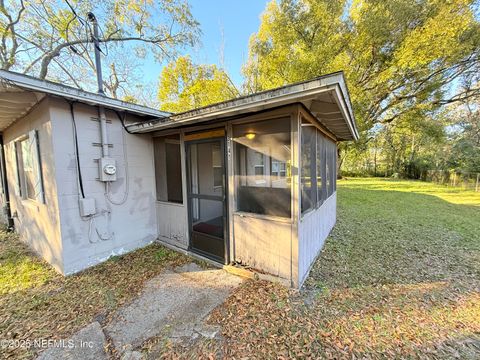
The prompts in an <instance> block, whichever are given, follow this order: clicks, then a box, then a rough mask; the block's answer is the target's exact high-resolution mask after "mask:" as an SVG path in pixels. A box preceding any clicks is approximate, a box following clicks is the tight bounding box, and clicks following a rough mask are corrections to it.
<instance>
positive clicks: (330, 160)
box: [325, 140, 337, 197]
mask: <svg viewBox="0 0 480 360" xmlns="http://www.w3.org/2000/svg"><path fill="white" fill-rule="evenodd" d="M325 141H326V142H325V145H326V158H327V159H326V179H327V184H326V185H327V186H326V187H327V197H330V196H331V195H332V194H333V192H334V191H335V182H336V172H337V169H336V167H335V166H336V165H335V164H336V156H337V145H336V144H335V143H334V142H333V141H330V140H325Z"/></svg>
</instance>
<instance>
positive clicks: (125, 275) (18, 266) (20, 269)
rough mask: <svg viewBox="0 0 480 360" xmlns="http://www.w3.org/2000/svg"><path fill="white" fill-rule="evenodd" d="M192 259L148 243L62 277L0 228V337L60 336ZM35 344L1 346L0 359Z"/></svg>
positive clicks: (104, 317)
mask: <svg viewBox="0 0 480 360" xmlns="http://www.w3.org/2000/svg"><path fill="white" fill-rule="evenodd" d="M188 261H192V260H191V259H189V258H187V257H185V256H183V255H181V254H178V253H176V252H173V251H171V250H168V249H166V248H165V247H163V246H160V245H158V244H152V245H150V246H148V247H146V248H144V249H141V250H138V251H135V252H133V253H130V254H127V255H124V256H121V257H115V258H112V259H110V260H109V261H107V262H105V263H103V264H101V265H99V266H96V267H94V268H92V269H89V270H87V271H84V272H82V273H80V274H78V275H75V276H70V277H67V278H64V277H63V276H60V275H59V274H57V273H56V272H55V271H54V270H53V269H52V268H51V267H50V266H49V265H48V264H46V263H45V262H43V261H42V260H40V259H39V258H37V257H35V256H33V254H32V253H30V251H29V250H28V249H27V247H26V246H25V245H23V244H22V243H21V242H20V241H19V240H18V238H17V236H16V235H14V234H11V233H10V234H9V233H6V232H0V339H18V340H20V339H23V340H25V339H31V340H33V339H61V338H65V337H68V336H69V335H71V334H73V333H74V332H76V331H77V330H79V329H81V328H82V327H84V326H85V325H87V324H89V323H90V322H92V321H93V320H98V321H99V322H100V323H102V324H103V323H105V322H106V321H108V319H109V315H110V314H112V312H113V311H114V310H115V309H117V308H118V307H120V306H121V305H122V304H124V303H126V302H128V301H130V300H132V299H133V298H134V297H135V296H136V295H137V294H138V293H139V292H140V290H141V289H142V287H143V284H144V282H145V281H147V280H148V279H150V278H152V277H154V276H155V275H157V274H159V273H160V272H161V271H162V270H163V269H164V268H165V267H167V266H175V265H181V264H183V263H186V262H188ZM33 355H34V353H33V350H27V349H24V348H19V349H0V359H3V358H12V359H19V358H20V359H21V358H31V357H32V356H33Z"/></svg>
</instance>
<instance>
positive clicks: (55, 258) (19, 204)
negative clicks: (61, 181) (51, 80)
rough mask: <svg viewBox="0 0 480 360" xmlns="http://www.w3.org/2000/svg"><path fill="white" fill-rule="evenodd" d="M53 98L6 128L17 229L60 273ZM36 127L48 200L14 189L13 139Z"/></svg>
mask: <svg viewBox="0 0 480 360" xmlns="http://www.w3.org/2000/svg"><path fill="white" fill-rule="evenodd" d="M50 106H51V102H50V99H48V98H46V99H44V100H42V101H41V102H40V103H39V104H38V105H37V106H36V107H35V108H34V109H33V110H32V111H31V112H30V113H29V114H27V115H26V116H25V117H23V118H22V119H20V120H18V121H16V122H15V123H13V124H12V125H10V126H9V127H8V128H7V129H5V130H4V131H3V137H4V144H5V160H6V170H7V181H8V186H9V190H10V202H11V209H12V214H13V215H14V223H15V230H16V231H17V232H18V233H19V234H20V239H21V240H22V241H24V242H25V243H27V244H28V245H29V246H30V248H32V249H33V250H34V251H35V252H37V253H38V254H39V255H40V256H41V257H43V258H44V259H45V260H46V261H48V262H49V263H50V264H51V265H52V266H53V267H54V268H55V269H56V270H57V271H58V272H60V273H63V272H64V261H63V244H62V238H61V234H60V221H59V205H58V198H57V183H56V176H55V159H54V153H55V150H56V149H54V146H53V141H52V132H53V127H52V122H51V120H50V118H51V116H50ZM31 130H37V131H38V139H39V144H40V145H39V147H40V158H41V166H42V173H43V178H44V191H45V203H44V204H41V203H39V202H37V201H35V200H30V199H22V198H21V197H20V196H19V195H18V194H16V192H15V188H16V176H15V171H16V170H15V169H16V166H15V158H14V154H13V152H14V147H13V146H12V145H13V142H14V141H15V140H17V139H18V138H20V137H23V136H26V135H28V133H29V131H31Z"/></svg>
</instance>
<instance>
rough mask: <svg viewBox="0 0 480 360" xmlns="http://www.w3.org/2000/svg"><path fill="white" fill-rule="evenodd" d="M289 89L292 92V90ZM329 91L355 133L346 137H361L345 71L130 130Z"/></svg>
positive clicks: (276, 104) (186, 121)
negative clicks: (344, 74)
mask: <svg viewBox="0 0 480 360" xmlns="http://www.w3.org/2000/svg"><path fill="white" fill-rule="evenodd" d="M289 89H290V90H291V91H288V90H289ZM326 91H333V92H334V93H335V94H336V98H337V101H338V103H339V105H340V107H341V109H342V114H343V117H344V119H345V122H346V124H347V126H348V128H349V131H350V134H351V139H345V140H358V130H357V128H356V125H355V120H354V117H353V112H352V109H351V105H350V100H349V96H348V90H347V88H346V84H345V81H344V77H343V73H342V72H338V73H334V74H331V75H329V76H323V77H320V78H317V79H314V80H311V81H306V82H302V83H297V84H293V85H290V86H285V87H282V88H278V89H273V90H270V91H266V92H262V93H257V94H253V95H250V96H246V97H242V98H237V99H233V100H229V101H226V102H222V103H219V104H214V105H211V106H207V107H204V108H200V109H194V110H191V111H187V112H185V113H181V114H174V115H172V116H170V117H166V118H163V119H155V120H152V121H147V122H143V123H136V124H132V125H130V126H129V130H130V131H132V132H138V133H144V132H150V131H159V130H166V129H170V128H176V127H181V126H187V125H194V124H197V123H199V122H203V121H212V120H216V119H220V118H223V117H225V118H226V117H228V116H235V115H237V114H238V115H240V114H241V113H242V112H244V113H246V112H247V111H248V110H249V109H256V110H257V111H262V110H264V109H265V108H272V109H273V108H274V107H279V106H283V105H286V104H289V103H290V104H292V103H295V102H299V101H300V100H301V99H304V98H307V97H309V96H312V95H316V94H320V93H323V92H326Z"/></svg>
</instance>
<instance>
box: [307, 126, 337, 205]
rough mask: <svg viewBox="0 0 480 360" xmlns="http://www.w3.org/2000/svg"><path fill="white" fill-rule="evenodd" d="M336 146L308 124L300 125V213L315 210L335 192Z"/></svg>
mask: <svg viewBox="0 0 480 360" xmlns="http://www.w3.org/2000/svg"><path fill="white" fill-rule="evenodd" d="M336 157H337V145H336V144H335V142H333V141H332V140H330V139H329V138H327V137H325V135H324V134H323V133H322V132H321V131H320V130H318V129H316V128H315V127H314V126H313V125H311V124H310V123H308V122H303V123H302V133H301V164H300V170H301V173H300V189H301V209H302V214H303V213H305V212H307V211H309V210H311V209H314V208H315V207H319V206H321V205H322V204H323V202H324V201H325V200H326V199H327V198H328V197H329V196H330V195H332V194H333V193H334V192H335V190H336V172H337V169H336V160H337V158H336Z"/></svg>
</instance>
